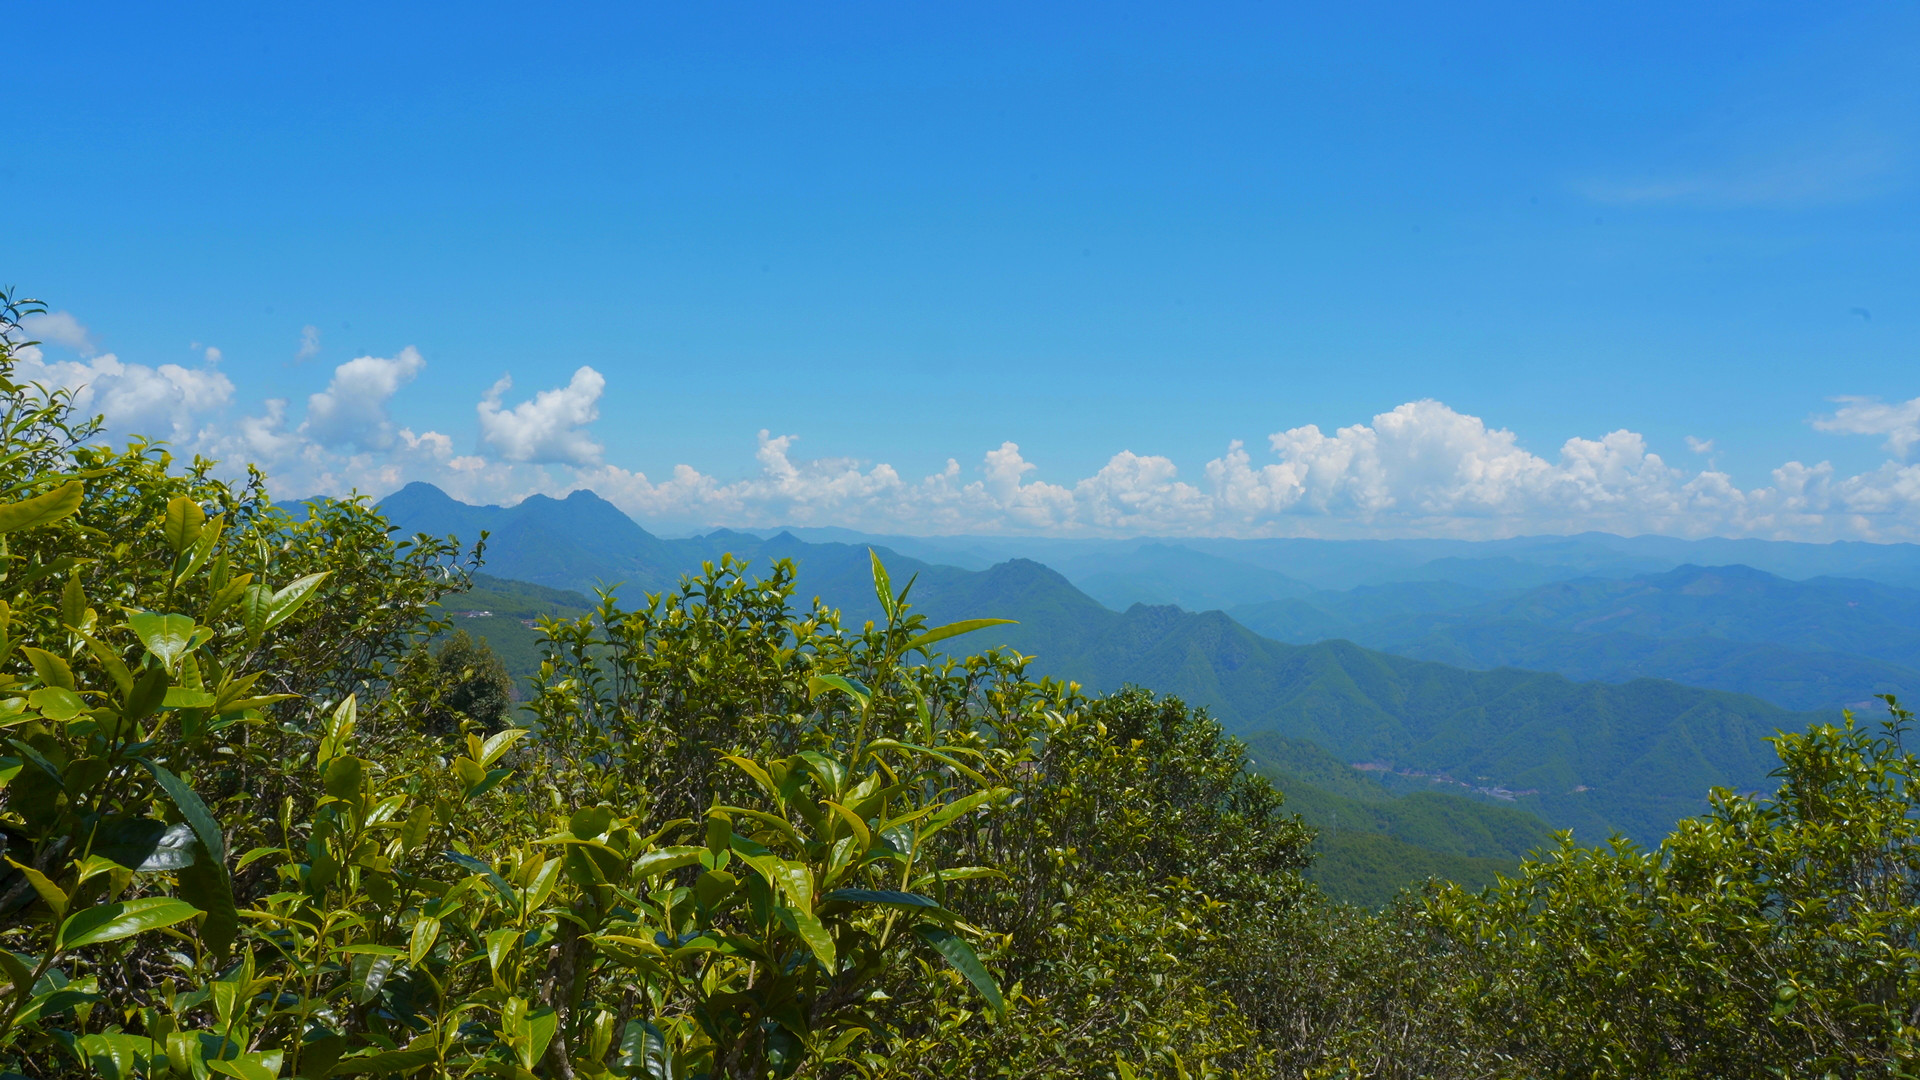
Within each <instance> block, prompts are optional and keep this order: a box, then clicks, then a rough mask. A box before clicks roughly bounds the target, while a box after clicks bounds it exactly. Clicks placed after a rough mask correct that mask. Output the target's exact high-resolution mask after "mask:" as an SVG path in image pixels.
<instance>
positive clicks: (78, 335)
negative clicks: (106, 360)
mask: <svg viewBox="0 0 1920 1080" xmlns="http://www.w3.org/2000/svg"><path fill="white" fill-rule="evenodd" d="M20 328H21V329H22V330H25V331H26V332H27V337H28V338H29V339H31V340H35V341H43V342H46V343H47V344H49V345H64V346H66V347H67V348H69V349H72V350H73V351H74V352H77V353H79V354H80V355H81V356H92V355H93V354H94V353H95V352H98V351H99V350H97V349H95V348H94V347H93V335H91V334H89V333H88V332H87V328H86V327H85V326H83V325H81V323H80V320H79V319H76V318H74V317H73V315H72V314H71V313H69V312H65V311H48V312H42V313H40V314H38V315H29V316H27V317H26V318H24V319H21V320H20Z"/></svg>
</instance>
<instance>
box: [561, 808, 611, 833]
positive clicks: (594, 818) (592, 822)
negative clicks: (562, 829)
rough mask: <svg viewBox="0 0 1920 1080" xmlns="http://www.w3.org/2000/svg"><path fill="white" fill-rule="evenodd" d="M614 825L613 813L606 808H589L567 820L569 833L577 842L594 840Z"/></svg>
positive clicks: (576, 811) (574, 813) (576, 812)
mask: <svg viewBox="0 0 1920 1080" xmlns="http://www.w3.org/2000/svg"><path fill="white" fill-rule="evenodd" d="M611 824H613V811H612V810H610V809H608V808H607V807H604V806H589V807H587V808H585V809H582V810H575V811H574V812H573V816H572V817H571V818H568V819H567V831H568V832H570V833H572V834H573V835H574V838H575V839H577V840H592V839H593V838H594V837H597V836H599V835H601V834H602V833H605V832H606V831H607V826H609V825H611Z"/></svg>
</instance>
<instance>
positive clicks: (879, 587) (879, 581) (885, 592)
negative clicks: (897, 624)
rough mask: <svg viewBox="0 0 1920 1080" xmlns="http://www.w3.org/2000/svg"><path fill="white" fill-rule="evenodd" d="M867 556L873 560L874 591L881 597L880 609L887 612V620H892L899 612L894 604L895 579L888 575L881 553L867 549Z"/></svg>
mask: <svg viewBox="0 0 1920 1080" xmlns="http://www.w3.org/2000/svg"><path fill="white" fill-rule="evenodd" d="M867 558H869V559H872V560H873V593H874V595H875V596H878V597H879V598H880V610H881V611H884V612H886V613H887V621H888V622H892V621H893V620H894V619H895V618H897V617H898V615H899V613H898V612H897V611H895V609H894V606H893V581H892V580H891V579H889V578H888V577H887V568H886V567H885V566H882V565H881V564H880V553H879V552H877V551H875V550H873V549H872V548H868V549H867Z"/></svg>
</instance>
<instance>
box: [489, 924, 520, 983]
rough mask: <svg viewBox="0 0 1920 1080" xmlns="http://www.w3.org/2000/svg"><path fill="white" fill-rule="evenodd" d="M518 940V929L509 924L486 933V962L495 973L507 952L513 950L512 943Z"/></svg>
mask: <svg viewBox="0 0 1920 1080" xmlns="http://www.w3.org/2000/svg"><path fill="white" fill-rule="evenodd" d="M518 940H520V931H518V930H515V929H514V928H513V927H511V926H506V927H502V928H500V929H498V930H494V931H492V932H490V933H489V934H487V964H488V966H490V967H491V968H492V969H493V973H494V974H495V975H498V974H500V968H501V966H502V965H504V964H505V963H506V962H507V954H508V953H509V952H511V951H512V950H513V943H514V942H516V941H518Z"/></svg>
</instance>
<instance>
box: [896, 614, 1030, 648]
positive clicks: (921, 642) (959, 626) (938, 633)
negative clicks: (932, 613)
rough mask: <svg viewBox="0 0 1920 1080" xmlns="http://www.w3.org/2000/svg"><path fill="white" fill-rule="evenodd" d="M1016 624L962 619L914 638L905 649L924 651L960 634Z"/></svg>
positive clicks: (995, 620) (997, 620)
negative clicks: (935, 643) (938, 642)
mask: <svg viewBox="0 0 1920 1080" xmlns="http://www.w3.org/2000/svg"><path fill="white" fill-rule="evenodd" d="M1018 623H1019V620H1017V619H962V620H961V621H959V622H951V623H948V624H947V625H945V626H936V627H934V628H933V629H931V630H929V631H927V632H926V633H924V634H920V635H918V636H916V637H914V638H913V640H911V641H909V642H907V649H908V650H909V651H911V650H913V649H924V648H926V647H927V646H929V645H931V644H933V643H934V642H936V641H945V640H947V639H948V638H950V637H959V636H960V635H961V634H971V633H973V632H974V631H975V630H984V629H986V628H987V627H989V626H1015V625H1018Z"/></svg>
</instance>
